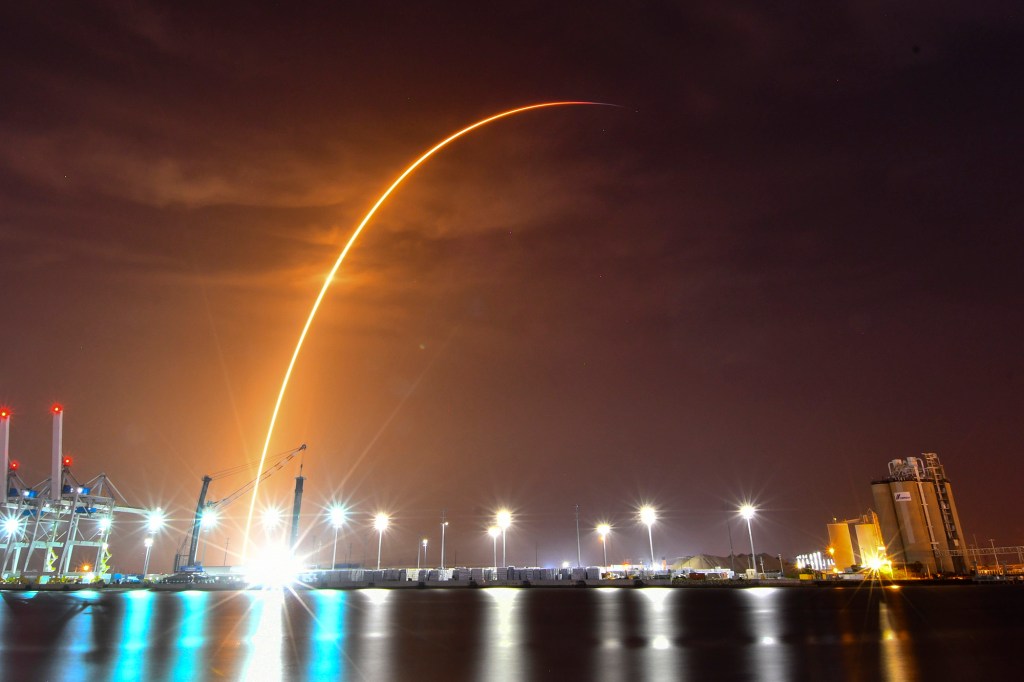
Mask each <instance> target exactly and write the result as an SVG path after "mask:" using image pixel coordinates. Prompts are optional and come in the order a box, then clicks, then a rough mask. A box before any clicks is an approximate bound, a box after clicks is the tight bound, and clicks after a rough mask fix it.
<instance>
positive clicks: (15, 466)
mask: <svg viewBox="0 0 1024 682" xmlns="http://www.w3.org/2000/svg"><path fill="white" fill-rule="evenodd" d="M20 466H21V464H20V463H19V462H18V460H16V459H12V460H11V461H10V463H9V464H8V465H7V468H8V469H10V470H11V471H17V470H18V467H20Z"/></svg>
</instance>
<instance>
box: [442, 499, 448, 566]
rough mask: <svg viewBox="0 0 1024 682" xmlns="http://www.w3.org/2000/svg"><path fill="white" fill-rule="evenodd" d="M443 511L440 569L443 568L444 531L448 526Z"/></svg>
mask: <svg viewBox="0 0 1024 682" xmlns="http://www.w3.org/2000/svg"><path fill="white" fill-rule="evenodd" d="M444 516H445V513H444V512H443V511H442V512H441V570H442V571H443V570H444V531H445V528H447V527H448V522H447V521H446V520H445V518H444Z"/></svg>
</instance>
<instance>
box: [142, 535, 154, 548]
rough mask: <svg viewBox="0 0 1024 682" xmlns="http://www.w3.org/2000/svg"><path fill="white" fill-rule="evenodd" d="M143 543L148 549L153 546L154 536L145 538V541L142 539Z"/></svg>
mask: <svg viewBox="0 0 1024 682" xmlns="http://www.w3.org/2000/svg"><path fill="white" fill-rule="evenodd" d="M142 544H143V546H145V547H146V548H147V549H148V548H149V547H152V546H153V538H152V537H147V538H146V539H145V540H143V541H142Z"/></svg>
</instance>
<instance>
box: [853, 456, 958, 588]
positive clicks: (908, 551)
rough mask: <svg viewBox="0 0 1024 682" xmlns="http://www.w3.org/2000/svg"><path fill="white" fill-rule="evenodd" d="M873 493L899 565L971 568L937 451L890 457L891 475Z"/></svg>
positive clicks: (929, 569) (929, 570)
mask: <svg viewBox="0 0 1024 682" xmlns="http://www.w3.org/2000/svg"><path fill="white" fill-rule="evenodd" d="M871 493H872V496H873V498H874V502H875V511H876V513H877V515H878V525H879V526H880V527H881V533H882V537H883V539H884V540H885V547H886V550H887V552H888V555H889V557H890V558H891V559H892V560H893V562H894V563H896V565H898V566H902V567H903V568H905V569H907V568H910V567H917V566H920V567H921V568H923V571H924V573H925V574H926V575H936V574H940V573H955V574H960V575H963V574H966V573H967V572H968V571H969V568H970V567H969V566H968V564H967V561H966V556H965V555H966V552H965V551H964V550H965V549H966V543H964V541H963V537H964V533H963V528H961V526H960V516H959V515H958V514H957V510H956V502H955V501H954V499H953V487H952V484H951V483H950V482H949V480H948V479H947V478H946V472H945V470H944V469H943V467H942V464H941V462H939V456H938V455H937V454H935V453H934V452H925V453H922V455H921V457H907V458H906V459H905V460H904V459H894V460H892V461H890V462H889V476H888V478H885V479H882V480H879V481H872V483H871ZM836 563H837V565H838V563H839V562H838V561H837V562H836Z"/></svg>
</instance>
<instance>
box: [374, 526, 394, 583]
mask: <svg viewBox="0 0 1024 682" xmlns="http://www.w3.org/2000/svg"><path fill="white" fill-rule="evenodd" d="M390 522H391V519H389V518H388V515H387V514H385V513H383V512H381V513H379V514H377V516H375V517H374V518H373V529H374V530H376V531H377V570H378V571H379V570H380V549H381V546H382V545H383V544H384V531H385V530H387V528H388V524H389V523H390Z"/></svg>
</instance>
